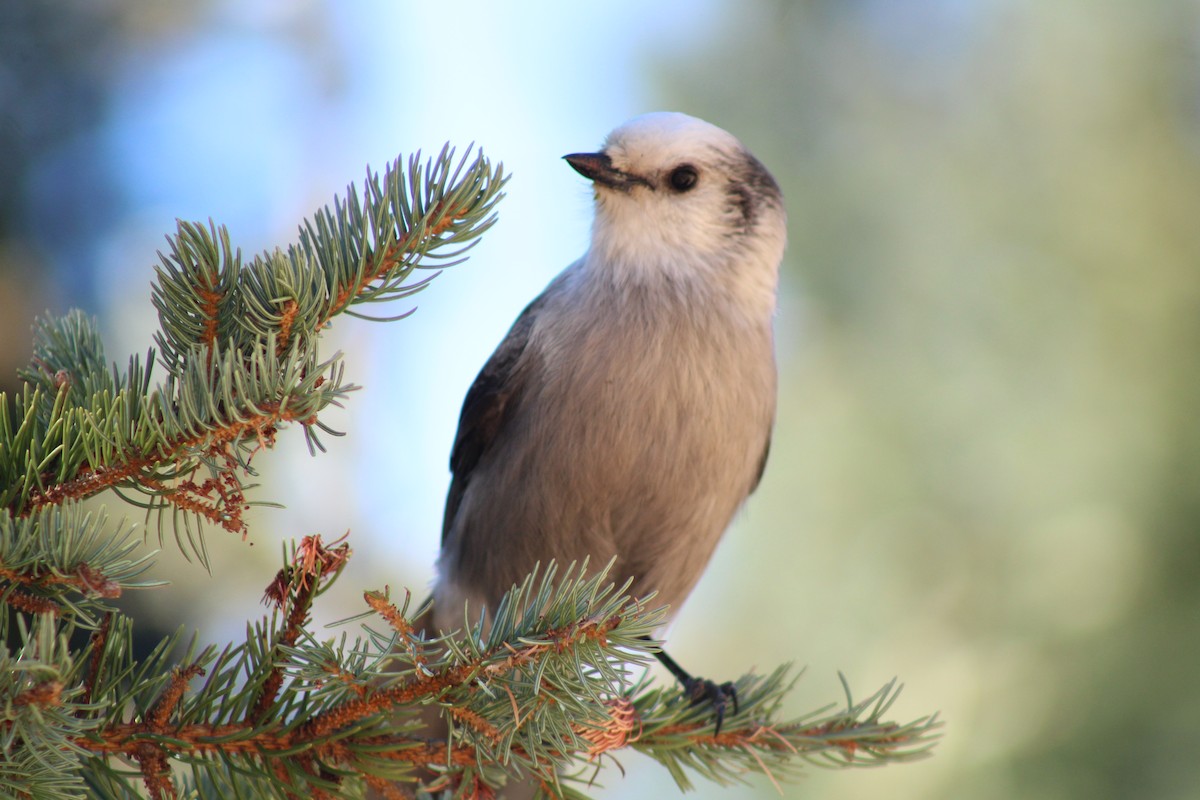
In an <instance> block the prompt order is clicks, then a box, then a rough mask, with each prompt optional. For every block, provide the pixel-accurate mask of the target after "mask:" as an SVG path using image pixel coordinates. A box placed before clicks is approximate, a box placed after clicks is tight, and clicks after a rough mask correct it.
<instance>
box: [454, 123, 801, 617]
mask: <svg viewBox="0 0 1200 800" xmlns="http://www.w3.org/2000/svg"><path fill="white" fill-rule="evenodd" d="M566 158H567V160H568V161H569V162H570V163H571V164H572V166H574V167H575V168H576V169H577V170H578V171H579V172H581V173H582V174H584V175H585V176H587V177H589V178H591V179H592V180H593V182H594V184H595V187H596V188H595V196H596V218H595V223H594V225H593V232H592V243H591V246H590V248H589V249H588V252H587V253H586V254H585V255H584V256H583V257H582V258H581V259H579V260H578V261H576V262H575V263H574V264H572V265H571V266H569V267H568V268H567V269H566V270H565V271H563V272H562V273H561V274H560V275H559V276H558V277H557V278H555V279H554V280H553V281H552V282H551V283H550V285H549V286H548V287H547V288H546V290H545V291H544V292H543V293H542V294H541V295H540V296H539V297H538V298H537V299H536V300H534V301H533V302H532V303H530V304H529V306H528V307H527V308H526V309H525V311H524V312H523V313H522V314H521V315H520V317H518V319H517V321H516V322H515V323H514V325H513V327H512V329H511V330H510V331H509V333H508V335H507V337H506V338H505V339H504V341H503V342H501V344H500V346H499V347H498V348H497V349H496V352H495V353H494V354H493V355H492V357H491V359H490V360H489V361H488V362H487V364H486V365H485V366H484V368H483V370H482V371H481V372H480V373H479V376H478V377H477V378H476V379H475V382H474V384H473V385H472V386H471V389H470V391H469V392H468V393H467V397H466V400H465V402H464V404H463V409H462V416H461V419H460V421H459V428H458V434H457V436H456V439H455V442H454V448H453V452H452V454H451V458H450V467H451V471H452V473H453V480H452V483H451V486H450V491H449V496H448V498H447V502H446V514H445V520H444V524H443V531H442V552H441V556H440V558H439V561H438V577H437V581H436V584H435V588H434V592H435V606H434V608H435V612H434V613H435V625H436V627H439V628H442V629H450V628H457V627H461V626H462V624H463V619H464V618H463V616H462V614H463V604H464V601H466V602H469V607H470V609H471V614H472V616H475V615H477V614H478V613H479V610H480V607H481V605H486V606H487V607H489V608H494V607H495V604H496V603H497V602H498V600H499V598H500V597H501V595H502V594H503V593H504V592H505V591H507V590H508V589H509V588H510V587H511V586H512V585H513V584H514V583H518V582H520V581H521V580H522V579H523V578H524V577H525V576H526V575H528V574H529V572H531V571H532V569H533V567H534V565H535V564H536V563H537V562H539V561H540V562H542V563H543V564H545V563H546V562H547V561H548V560H550V559H555V560H557V561H558V562H559V563H560V564H563V565H565V564H567V563H568V562H571V561H582V560H583V559H584V558H585V557H588V558H590V563H591V564H592V565H593V567H598V566H600V565H603V564H605V563H607V562H608V560H609V559H610V558H612V557H614V556H615V557H616V563H615V566H614V568H613V573H612V576H611V577H613V579H614V580H618V581H620V580H623V579H624V578H625V577H632V578H633V579H634V583H633V588H632V591H633V593H634V594H635V595H645V594H648V593H649V592H651V591H657V592H658V596H657V598H656V602H661V603H663V604H667V605H670V606H671V609H672V611H674V610H675V609H677V608H678V607H679V604H680V603H682V602H683V600H684V599H685V598H686V597H687V595H688V593H689V592H690V591H691V589H692V587H693V586H694V585H695V583H696V581H697V580H698V579H699V577H700V575H701V573H702V572H703V570H704V567H705V565H706V564H707V563H708V560H709V557H710V556H711V555H712V552H713V549H714V548H715V547H716V545H717V542H718V540H719V539H720V537H721V535H722V533H723V532H724V531H725V529H726V527H727V526H728V525H729V522H730V520H731V519H732V518H733V516H734V514H735V513H736V512H737V510H738V508H739V507H740V506H741V504H742V503H743V501H744V500H745V499H746V497H747V496H748V495H749V494H750V492H752V491H753V490H754V488H755V487H756V486H757V484H758V481H759V478H760V477H761V475H762V469H763V465H764V463H765V459H766V454H767V448H768V445H769V442H770V435H771V425H772V421H773V419H774V413H775V380H776V379H775V363H774V354H773V345H772V333H771V317H772V315H773V312H774V307H775V289H776V282H777V274H778V266H779V261H780V258H781V257H782V253H783V247H784V242H785V238H786V234H785V215H784V210H783V202H782V197H781V195H780V192H779V188H778V186H777V185H776V183H775V181H774V180H773V179H772V177H771V175H770V174H769V173H768V172H767V171H766V169H765V168H764V167H763V166H762V165H761V164H760V163H759V162H758V161H757V160H756V159H755V158H754V157H753V156H751V155H750V154H749V153H748V152H747V151H746V150H745V148H744V147H743V146H742V145H741V144H740V143H739V142H738V141H737V140H736V139H735V138H734V137H732V136H731V135H729V134H728V133H726V132H724V131H722V130H721V129H719V128H716V127H714V126H712V125H709V124H708V123H706V122H702V121H700V120H697V119H694V118H692V117H688V116H685V115H683V114H672V113H659V114H648V115H644V116H642V117H637V118H635V119H633V120H631V121H630V122H628V123H626V124H625V125H623V126H621V127H620V128H618V129H616V130H615V131H613V132H612V134H610V135H609V137H608V139H607V140H606V142H605V146H604V149H603V150H602V151H601V152H600V153H594V154H576V155H572V156H567V157H566ZM689 172H690V173H692V174H691V175H690V176H689V174H688V173H689Z"/></svg>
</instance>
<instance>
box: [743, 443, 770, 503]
mask: <svg viewBox="0 0 1200 800" xmlns="http://www.w3.org/2000/svg"><path fill="white" fill-rule="evenodd" d="M770 454H771V434H770V433H768V434H767V441H766V442H765V443H764V444H763V451H762V456H761V457H760V458H759V459H758V473H757V474H756V475H755V476H754V482H753V483H751V484H750V491H749V492H748V494H754V490H755V489H757V488H758V484H760V483H761V482H762V476H763V473H764V472H766V471H767V457H768V456H769V455H770Z"/></svg>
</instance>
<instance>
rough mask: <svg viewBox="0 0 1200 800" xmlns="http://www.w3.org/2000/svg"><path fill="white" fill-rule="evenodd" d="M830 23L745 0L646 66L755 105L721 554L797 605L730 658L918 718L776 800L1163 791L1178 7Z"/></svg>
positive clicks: (1168, 759) (1196, 184) (1178, 317)
mask: <svg viewBox="0 0 1200 800" xmlns="http://www.w3.org/2000/svg"><path fill="white" fill-rule="evenodd" d="M863 5H867V6H870V5H871V4H843V3H835V2H828V3H822V2H813V3H786V2H776V3H756V4H753V11H752V12H750V13H746V14H739V15H737V16H736V17H735V16H734V15H732V14H731V15H730V20H731V22H730V25H731V29H730V30H727V31H726V33H725V34H724V35H723V37H722V40H721V41H715V42H713V43H711V47H712V49H711V50H706V54H705V56H704V58H703V59H702V60H701V59H697V58H693V59H689V60H685V63H683V64H678V65H667V66H665V67H664V68H663V69H662V71H661V73H660V74H661V75H662V93H663V95H664V96H666V97H668V98H671V100H672V102H673V104H674V105H677V106H679V107H683V108H689V109H693V110H694V111H695V112H696V113H698V114H699V115H701V116H705V115H710V116H718V115H721V116H723V117H724V118H727V119H738V120H744V119H752V120H754V121H755V122H754V123H751V124H750V125H749V132H748V133H743V134H742V135H743V137H745V138H747V139H748V140H750V141H752V142H754V143H755V144H756V146H758V147H759V149H760V150H762V151H763V152H761V153H760V155H761V157H762V158H763V160H764V161H765V162H766V163H768V164H771V165H772V166H773V169H775V170H776V172H777V174H778V173H782V175H783V187H784V192H785V194H786V196H787V198H788V202H789V209H790V223H791V240H790V247H789V255H788V260H787V267H788V276H787V279H788V285H789V287H790V289H791V292H792V293H791V295H790V296H789V297H788V299H787V300H785V302H784V310H783V312H782V316H783V319H782V327H783V330H784V331H786V334H785V340H784V342H783V343H782V344H783V348H784V350H785V352H788V353H789V355H790V358H789V359H788V360H787V376H786V378H785V381H784V389H783V396H782V406H781V412H780V419H779V425H778V435H777V439H776V447H775V449H774V450H773V456H775V458H774V461H773V464H772V468H771V469H769V470H768V471H767V477H766V481H765V483H764V486H763V488H762V490H761V491H762V495H763V496H762V498H761V499H760V500H759V503H760V505H758V506H757V507H752V509H751V512H750V518H751V519H750V521H749V523H748V524H749V525H750V526H752V528H753V530H752V531H750V532H748V533H746V535H745V536H741V537H737V538H736V539H735V540H734V542H735V543H734V544H733V545H732V546H731V548H730V549H734V548H736V550H737V552H736V555H734V554H731V553H730V552H729V551H726V553H725V557H726V558H727V559H729V560H730V561H732V562H734V563H736V564H737V565H738V566H737V567H736V569H738V570H739V571H740V574H744V575H745V576H748V577H747V578H746V579H745V580H744V581H743V580H741V579H736V578H730V579H729V580H730V583H731V584H736V585H737V586H739V587H741V592H742V593H743V594H742V596H755V597H758V598H760V599H761V602H762V603H763V604H764V605H767V606H773V605H774V604H778V605H779V606H781V607H788V608H792V609H796V610H798V611H802V610H803V609H805V608H806V607H807V608H812V609H813V610H814V611H816V612H817V613H793V614H788V615H785V616H784V617H783V618H781V617H780V616H779V615H774V614H772V615H765V618H764V619H762V620H759V621H758V622H757V624H754V623H755V621H754V620H751V621H750V624H751V626H752V627H751V631H750V632H748V633H747V634H746V640H747V641H748V642H749V641H755V642H762V641H763V639H764V638H766V639H769V640H771V641H773V642H774V643H775V644H774V645H773V647H772V648H771V651H770V654H769V655H765V656H763V657H764V658H765V659H766V660H768V661H769V660H770V658H771V656H777V655H778V654H780V653H782V652H784V651H789V652H792V653H795V652H796V651H797V649H799V652H800V653H801V655H800V658H801V659H802V660H804V661H807V662H808V663H809V665H810V674H811V675H815V676H820V675H823V674H824V673H825V671H826V667H827V666H828V665H829V664H830V663H833V662H839V660H841V663H843V666H845V667H846V668H847V669H848V670H849V674H850V675H851V676H854V677H865V676H868V675H870V676H875V675H878V674H882V673H885V672H887V671H896V672H898V673H899V674H901V675H902V676H904V679H905V680H906V681H907V683H908V685H909V688H908V693H909V694H908V697H907V699H908V701H909V702H917V703H918V704H919V703H920V702H925V703H931V702H932V703H933V704H934V705H937V706H938V707H940V708H942V709H943V711H944V713H945V718H946V720H947V725H948V727H947V732H946V737H945V739H944V741H943V743H942V745H941V746H940V747H939V749H938V753H937V756H936V757H935V759H934V760H933V761H931V762H928V763H927V764H923V765H919V766H916V767H913V768H906V769H903V770H887V771H886V773H874V774H872V775H869V776H864V775H854V774H826V775H818V776H815V777H813V778H812V779H811V780H810V781H809V782H807V784H806V785H805V786H804V787H803V790H799V789H798V790H796V795H795V796H798V797H799V796H810V797H839V798H842V797H845V798H849V797H862V798H865V797H873V796H889V797H914V798H915V797H923V798H931V797H946V798H950V797H971V798H1012V797H1022V798H1060V797H1062V798H1065V797H1079V798H1083V797H1087V798H1114V799H1115V798H1127V797H1155V798H1185V797H1194V796H1195V792H1196V791H1197V787H1198V786H1200V768H1198V767H1197V762H1196V760H1195V758H1194V757H1193V756H1194V754H1195V753H1196V752H1200V722H1197V720H1198V719H1200V714H1198V712H1200V692H1197V690H1196V689H1195V683H1194V680H1193V676H1194V675H1195V672H1196V665H1197V663H1200V604H1198V602H1197V601H1198V599H1200V598H1198V597H1197V586H1200V582H1198V581H1197V576H1198V574H1200V535H1198V534H1200V502H1198V500H1200V484H1198V482H1197V481H1198V478H1200V447H1198V445H1200V425H1198V424H1197V421H1196V420H1197V413H1196V412H1197V409H1198V408H1200V370H1197V366H1198V364H1197V356H1196V354H1197V352H1200V305H1198V301H1200V224H1197V220H1200V70H1198V69H1197V67H1198V65H1200V64H1198V49H1197V47H1198V45H1197V32H1198V31H1200V13H1198V9H1197V5H1196V4H1195V3H1167V2H1164V3H1137V4H1135V3H1122V2H1101V3H1070V2H1068V3H1005V4H985V3H980V4H968V3H964V4H961V5H962V6H967V7H970V6H974V7H976V10H977V11H978V10H979V9H978V8H977V7H978V6H989V7H991V12H990V13H986V14H981V15H980V16H983V17H985V18H986V19H985V20H984V21H983V22H982V23H980V22H978V21H976V22H975V23H974V24H973V27H972V28H970V30H969V31H968V33H967V34H962V33H961V32H960V35H958V36H956V37H953V41H954V42H955V44H945V43H943V46H940V47H939V37H937V36H935V35H930V34H929V33H928V32H927V31H926V32H924V33H922V32H921V30H920V27H919V26H920V23H919V22H918V21H917V20H914V19H908V20H907V21H906V20H905V19H904V18H905V12H904V11H902V10H900V9H896V10H895V12H894V13H893V15H892V17H893V26H894V27H893V28H892V29H890V30H875V31H874V32H872V31H869V30H864V26H863V25H862V24H861V20H860V19H856V14H858V13H859V12H861V10H862V9H861V6H863ZM900 5H901V6H903V5H904V4H900ZM856 6H857V7H859V8H857V9H856V8H855V7H856ZM971 16H973V15H971V14H964V17H971ZM730 64H737V65H738V66H737V69H736V70H732V71H731V70H728V69H727V65H730ZM747 85H751V86H756V87H757V88H758V90H757V91H747ZM764 584H767V585H771V584H778V586H779V588H777V589H774V590H771V591H769V592H765V593H764V592H762V591H760V590H759V589H758V588H751V587H762V586H763V585H764ZM714 613H715V612H714ZM740 613H741V616H739V618H738V620H740V621H745V611H744V609H743V610H742V611H741V612H740ZM710 624H711V623H710ZM727 624H731V625H732V624H738V623H737V621H735V620H733V619H729V620H727ZM848 650H851V651H853V652H854V653H855V656H854V660H855V663H846V662H845V661H844V658H845V656H846V654H847V652H848ZM918 698H919V699H918ZM713 796H715V795H713ZM763 796H766V794H765V793H764V795H763Z"/></svg>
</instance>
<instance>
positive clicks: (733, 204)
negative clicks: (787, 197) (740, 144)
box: [726, 153, 783, 233]
mask: <svg viewBox="0 0 1200 800" xmlns="http://www.w3.org/2000/svg"><path fill="white" fill-rule="evenodd" d="M732 167H733V168H732V169H731V170H730V173H731V174H732V175H733V176H734V179H733V181H732V182H731V183H730V184H729V187H728V189H727V190H726V194H727V196H728V199H729V208H730V211H731V212H732V214H734V215H735V216H737V217H739V218H740V219H741V230H740V231H739V232H740V233H749V232H750V230H751V229H752V228H753V227H754V222H755V220H756V219H757V217H758V211H759V208H760V206H761V204H763V203H766V204H767V205H769V206H773V207H778V206H781V205H782V204H783V193H782V192H781V191H780V190H779V184H777V183H776V182H775V178H774V177H772V176H771V173H770V172H768V171H767V168H766V167H764V166H763V164H762V162H761V161H759V160H758V159H757V158H755V157H754V156H752V155H751V154H750V153H743V154H742V158H741V160H740V161H738V162H737V163H736V164H734V165H732Z"/></svg>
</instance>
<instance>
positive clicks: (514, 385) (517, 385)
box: [442, 291, 549, 545]
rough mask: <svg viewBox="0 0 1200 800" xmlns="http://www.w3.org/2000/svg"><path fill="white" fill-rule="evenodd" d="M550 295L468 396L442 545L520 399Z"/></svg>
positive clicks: (522, 320)
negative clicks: (530, 348)
mask: <svg viewBox="0 0 1200 800" xmlns="http://www.w3.org/2000/svg"><path fill="white" fill-rule="evenodd" d="M548 294H549V291H547V292H544V293H543V294H542V295H541V296H539V297H538V298H537V299H536V300H534V301H533V302H532V303H530V304H529V305H528V306H526V307H525V310H524V311H522V312H521V315H520V316H519V317H517V321H516V322H514V323H513V326H512V328H510V329H509V331H508V335H507V336H505V337H504V341H502V342H500V346H499V347H497V348H496V352H494V353H492V357H491V358H489V359H488V361H487V363H486V364H484V365H483V369H481V370H480V371H479V375H477V376H476V377H475V382H474V383H472V384H471V388H470V389H469V390H468V391H467V396H466V399H465V400H463V407H462V413H461V414H460V415H459V418H458V433H457V434H456V435H455V437H454V449H453V450H451V451H450V472H451V475H452V476H453V477H452V479H451V481H450V491H449V493H448V495H447V496H446V513H445V516H444V517H443V518H442V544H443V545H444V544H445V543H446V537H447V535H448V534H449V531H450V526H451V525H452V524H453V522H454V517H455V515H457V514H458V507H459V504H460V503H461V502H462V497H463V493H464V492H465V491H466V489H467V484H468V483H469V482H470V480H471V472H472V470H474V469H475V466H476V465H477V464H478V463H479V459H480V458H481V457H482V456H483V454H484V452H486V451H487V449H488V447H489V446H491V444H492V442H493V441H494V440H495V438H496V434H497V433H499V432H500V429H501V428H502V427H503V426H504V423H505V420H507V419H508V418H509V415H510V414H511V413H512V410H513V408H514V407H515V406H516V405H517V403H518V402H519V401H520V396H521V390H522V387H523V381H522V380H521V379H520V377H519V375H518V373H517V369H516V367H517V363H518V361H519V360H520V358H521V354H522V353H524V352H525V348H526V346H527V345H528V344H529V336H530V333H531V332H532V330H533V327H534V325H535V324H536V322H537V317H538V311H539V309H541V307H542V306H543V305H544V303H545V300H546V297H547V295H548Z"/></svg>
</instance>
